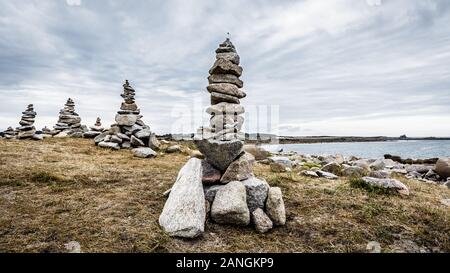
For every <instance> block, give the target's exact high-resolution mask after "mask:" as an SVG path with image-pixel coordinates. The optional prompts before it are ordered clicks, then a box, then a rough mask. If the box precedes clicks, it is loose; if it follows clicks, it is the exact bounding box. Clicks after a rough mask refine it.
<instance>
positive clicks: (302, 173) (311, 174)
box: [300, 170, 319, 178]
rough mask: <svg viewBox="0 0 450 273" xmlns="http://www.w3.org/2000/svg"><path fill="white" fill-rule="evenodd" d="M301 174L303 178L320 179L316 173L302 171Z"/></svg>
mask: <svg viewBox="0 0 450 273" xmlns="http://www.w3.org/2000/svg"><path fill="white" fill-rule="evenodd" d="M300 174H301V175H303V176H308V177H312V178H319V175H318V174H317V173H316V172H314V171H308V170H305V171H301V172H300Z"/></svg>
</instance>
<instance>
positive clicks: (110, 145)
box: [98, 141, 120, 150]
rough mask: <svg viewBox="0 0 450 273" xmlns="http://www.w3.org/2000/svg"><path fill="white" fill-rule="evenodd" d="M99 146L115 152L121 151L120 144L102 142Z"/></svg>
mask: <svg viewBox="0 0 450 273" xmlns="http://www.w3.org/2000/svg"><path fill="white" fill-rule="evenodd" d="M98 146H99V147H102V148H110V149H114V150H120V146H119V144H118V143H114V142H104V141H102V142H100V143H99V144H98Z"/></svg>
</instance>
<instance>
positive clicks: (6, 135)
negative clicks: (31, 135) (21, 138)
mask: <svg viewBox="0 0 450 273" xmlns="http://www.w3.org/2000/svg"><path fill="white" fill-rule="evenodd" d="M3 137H4V138H6V139H13V138H15V137H16V131H14V129H13V128H12V127H8V129H6V131H4V132H3Z"/></svg>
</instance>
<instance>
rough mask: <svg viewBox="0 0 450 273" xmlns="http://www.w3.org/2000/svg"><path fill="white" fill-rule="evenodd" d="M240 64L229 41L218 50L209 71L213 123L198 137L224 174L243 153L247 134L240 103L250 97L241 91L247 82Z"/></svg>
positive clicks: (205, 150) (197, 141)
mask: <svg viewBox="0 0 450 273" xmlns="http://www.w3.org/2000/svg"><path fill="white" fill-rule="evenodd" d="M239 63H240V57H239V55H238V54H237V51H236V48H235V47H234V45H233V44H232V43H231V41H230V40H229V39H226V40H225V42H223V43H222V44H220V46H219V48H218V49H217V50H216V62H215V63H214V65H213V66H212V68H211V69H210V70H209V74H210V76H209V77H208V81H209V85H208V87H207V90H208V92H209V93H210V95H211V106H210V107H208V108H207V109H206V112H207V113H208V114H210V115H211V119H210V124H209V126H208V127H202V128H200V129H199V130H198V132H197V135H196V136H195V142H196V144H197V146H198V148H199V150H200V151H201V152H202V153H203V154H204V155H205V156H206V158H207V160H208V162H209V163H210V164H212V165H213V166H214V167H216V168H218V169H219V170H220V171H225V170H226V169H227V167H228V166H229V165H230V164H231V162H233V161H234V160H235V159H236V158H238V157H239V155H241V154H242V147H243V145H244V144H243V140H244V139H245V134H244V133H242V132H241V131H240V130H241V128H242V125H243V123H244V118H243V117H242V116H241V115H242V114H243V113H244V112H245V109H244V107H243V106H242V105H240V100H241V99H243V98H245V97H246V96H247V95H246V93H245V92H244V91H243V90H242V89H241V88H242V87H243V86H244V83H243V82H242V81H241V80H240V79H239V77H240V76H241V75H242V71H243V69H242V67H240V66H239Z"/></svg>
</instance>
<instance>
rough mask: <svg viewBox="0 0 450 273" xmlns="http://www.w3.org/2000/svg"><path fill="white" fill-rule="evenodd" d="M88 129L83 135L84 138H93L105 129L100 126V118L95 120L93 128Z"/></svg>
mask: <svg viewBox="0 0 450 273" xmlns="http://www.w3.org/2000/svg"><path fill="white" fill-rule="evenodd" d="M89 129H90V130H89V131H87V132H85V133H84V134H83V137H84V138H95V137H96V136H98V135H100V134H101V133H102V132H103V131H104V130H105V128H103V126H102V120H101V119H100V118H97V120H96V121H95V124H94V126H91V127H89Z"/></svg>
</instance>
